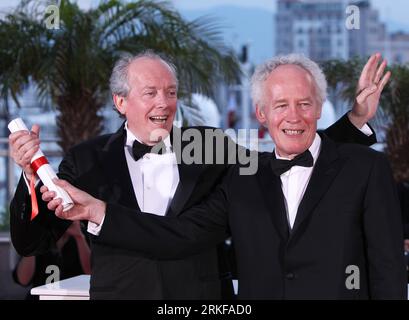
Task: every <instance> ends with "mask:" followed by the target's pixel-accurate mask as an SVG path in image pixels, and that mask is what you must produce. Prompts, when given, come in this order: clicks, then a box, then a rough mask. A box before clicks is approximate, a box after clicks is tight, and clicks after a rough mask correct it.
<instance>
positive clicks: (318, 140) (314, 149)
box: [274, 133, 321, 164]
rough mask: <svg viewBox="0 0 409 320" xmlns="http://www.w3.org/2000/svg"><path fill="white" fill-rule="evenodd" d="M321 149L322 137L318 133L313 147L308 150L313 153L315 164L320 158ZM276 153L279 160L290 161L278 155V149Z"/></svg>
mask: <svg viewBox="0 0 409 320" xmlns="http://www.w3.org/2000/svg"><path fill="white" fill-rule="evenodd" d="M320 148H321V137H320V136H319V134H318V133H316V134H315V138H314V141H313V142H312V144H311V146H310V147H309V148H308V150H310V152H311V155H312V157H313V158H314V164H315V162H316V161H317V159H318V156H319V154H320ZM274 153H275V155H276V158H277V159H282V160H289V159H288V158H284V157H280V156H279V155H278V154H277V150H276V149H274Z"/></svg>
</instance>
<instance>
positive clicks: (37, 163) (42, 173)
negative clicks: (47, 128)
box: [8, 118, 74, 211]
mask: <svg viewBox="0 0 409 320" xmlns="http://www.w3.org/2000/svg"><path fill="white" fill-rule="evenodd" d="M8 128H9V130H10V132H11V133H13V132H16V131H20V130H27V131H29V130H28V128H27V126H26V125H25V124H24V122H23V120H21V118H17V119H14V120H12V121H11V122H10V123H9V124H8ZM30 162H31V166H32V168H33V170H34V171H36V173H37V175H38V177H39V178H40V180H41V181H42V183H43V184H44V185H45V186H46V187H47V188H48V190H50V191H54V192H55V193H56V196H55V198H61V199H62V206H63V208H64V209H63V211H67V210H69V209H71V208H72V207H73V206H74V202H73V201H72V199H71V197H70V196H69V195H68V193H67V192H66V191H65V190H64V189H62V188H61V187H59V186H57V185H55V183H54V182H53V179H54V178H58V177H57V175H56V174H55V172H54V170H53V168H52V167H51V166H50V165H49V163H48V161H47V159H46V158H45V156H44V153H43V152H42V151H41V150H38V151H37V152H36V153H35V154H34V156H33V157H32V158H31V161H30ZM55 198H54V199H55Z"/></svg>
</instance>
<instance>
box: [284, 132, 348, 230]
mask: <svg viewBox="0 0 409 320" xmlns="http://www.w3.org/2000/svg"><path fill="white" fill-rule="evenodd" d="M319 134H320V136H321V139H322V144H321V151H320V154H319V156H318V159H317V162H316V164H315V166H314V169H313V172H312V175H311V179H310V181H309V183H308V186H307V189H306V191H305V194H304V196H303V198H302V200H301V203H300V205H299V207H298V211H297V217H296V219H295V222H294V226H293V229H292V231H291V237H293V236H294V234H296V232H297V230H298V229H299V227H300V226H301V225H302V223H303V222H304V221H305V220H306V218H307V217H309V216H310V214H311V213H312V211H313V210H314V208H315V207H316V206H317V205H318V203H319V201H320V200H321V199H322V197H324V195H325V194H326V192H327V191H328V189H329V188H330V186H331V184H332V182H333V181H334V179H335V177H336V176H337V174H338V172H339V171H340V170H341V168H342V165H343V164H344V161H342V159H340V158H339V157H338V152H337V149H336V145H335V143H334V142H333V141H332V140H330V139H329V138H327V137H326V135H325V134H323V133H319Z"/></svg>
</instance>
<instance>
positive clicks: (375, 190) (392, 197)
mask: <svg viewBox="0 0 409 320" xmlns="http://www.w3.org/2000/svg"><path fill="white" fill-rule="evenodd" d="M363 222H364V233H365V238H366V244H367V255H368V257H367V258H368V262H369V270H368V273H369V285H370V294H371V298H372V299H407V279H406V270H405V263H404V255H403V235H402V221H401V213H400V208H399V200H398V196H397V191H396V185H395V183H394V181H393V177H392V170H391V169H390V166H389V163H388V161H387V159H386V157H385V155H383V154H380V153H379V154H378V156H377V159H376V160H375V163H374V165H373V167H372V170H371V174H370V177H369V181H368V187H367V190H366V194H365V200H364V216H363Z"/></svg>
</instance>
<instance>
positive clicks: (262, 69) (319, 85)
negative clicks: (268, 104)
mask: <svg viewBox="0 0 409 320" xmlns="http://www.w3.org/2000/svg"><path fill="white" fill-rule="evenodd" d="M283 65H296V66H299V67H301V68H303V69H304V70H305V71H307V72H308V73H309V74H310V75H311V76H312V78H313V79H314V82H315V87H316V91H317V92H316V93H317V96H318V100H319V101H318V102H319V103H320V104H322V103H323V102H324V101H325V99H326V98H327V86H328V85H327V80H326V78H325V75H324V73H323V72H322V70H321V68H320V67H319V66H318V64H316V63H315V62H314V61H312V60H311V59H308V58H307V57H305V56H304V55H302V54H297V53H291V54H288V55H282V56H277V57H273V58H272V59H270V60H267V61H266V62H264V63H263V64H261V65H259V66H258V67H257V68H256V70H255V71H254V74H253V76H252V77H251V97H252V99H253V103H254V104H259V103H260V102H261V100H262V95H263V94H262V86H263V83H264V81H265V80H266V79H267V77H268V76H269V75H270V73H271V72H273V71H274V70H275V69H277V68H278V67H279V66H283Z"/></svg>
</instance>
